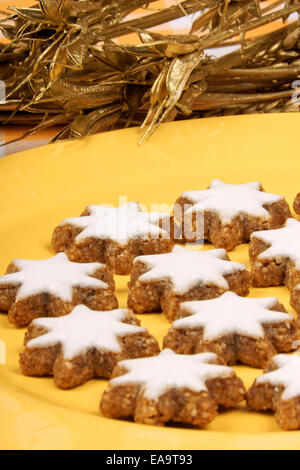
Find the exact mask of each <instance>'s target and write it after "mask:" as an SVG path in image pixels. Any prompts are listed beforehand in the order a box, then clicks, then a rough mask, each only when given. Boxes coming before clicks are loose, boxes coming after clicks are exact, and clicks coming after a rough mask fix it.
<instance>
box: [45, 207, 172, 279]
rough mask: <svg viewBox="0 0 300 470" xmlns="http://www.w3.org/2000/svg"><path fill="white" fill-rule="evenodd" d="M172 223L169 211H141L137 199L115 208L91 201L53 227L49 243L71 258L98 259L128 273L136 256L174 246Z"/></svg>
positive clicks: (113, 269)
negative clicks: (89, 204) (77, 212)
mask: <svg viewBox="0 0 300 470" xmlns="http://www.w3.org/2000/svg"><path fill="white" fill-rule="evenodd" d="M172 223H173V217H172V216H171V215H170V214H167V213H159V212H142V211H141V209H140V206H139V204H138V203H137V202H129V203H127V204H124V205H123V206H120V207H117V208H114V207H112V208H109V207H106V206H104V205H91V206H88V207H87V208H86V209H85V210H84V212H83V213H82V215H81V216H80V217H73V218H69V219H66V220H64V221H62V222H61V224H60V225H58V226H57V227H56V228H55V230H54V232H53V235H52V246H53V248H54V250H55V251H56V252H60V251H65V252H66V253H67V255H68V257H69V258H70V259H71V260H72V261H79V262H94V261H100V262H102V263H106V264H107V265H108V266H109V267H110V269H111V270H112V271H113V272H114V273H116V274H129V273H130V271H131V268H132V262H133V258H134V257H135V256H137V255H142V254H152V253H166V252H169V251H170V250H171V249H172V248H173V246H174V241H173V235H172V233H173V227H172Z"/></svg>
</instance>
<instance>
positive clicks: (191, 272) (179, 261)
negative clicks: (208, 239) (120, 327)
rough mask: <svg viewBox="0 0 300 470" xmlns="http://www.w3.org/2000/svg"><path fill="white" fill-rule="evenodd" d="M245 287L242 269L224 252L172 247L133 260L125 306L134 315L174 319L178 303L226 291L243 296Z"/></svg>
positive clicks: (246, 280) (246, 278) (246, 274)
mask: <svg viewBox="0 0 300 470" xmlns="http://www.w3.org/2000/svg"><path fill="white" fill-rule="evenodd" d="M249 284H250V274H249V272H248V271H247V269H246V266H244V265H243V264H240V263H235V262H232V261H230V260H229V258H228V256H227V253H226V251H225V250H223V249H218V250H207V251H192V250H189V249H186V248H183V247H180V246H175V247H174V248H173V250H172V252H171V253H166V254H161V255H149V256H139V257H137V258H136V259H135V260H134V264H133V269H132V273H131V280H130V282H129V284H128V285H129V288H130V290H129V295H128V307H129V308H131V309H132V310H133V311H134V312H137V313H145V312H153V311H157V310H160V309H162V311H163V312H164V313H165V315H166V317H167V318H168V319H169V320H174V319H176V318H179V316H180V309H179V303H180V302H183V301H185V300H203V299H210V298H214V297H218V296H219V295H221V294H223V293H224V292H226V291H228V290H232V291H234V292H236V293H237V294H239V295H247V294H248V292H249Z"/></svg>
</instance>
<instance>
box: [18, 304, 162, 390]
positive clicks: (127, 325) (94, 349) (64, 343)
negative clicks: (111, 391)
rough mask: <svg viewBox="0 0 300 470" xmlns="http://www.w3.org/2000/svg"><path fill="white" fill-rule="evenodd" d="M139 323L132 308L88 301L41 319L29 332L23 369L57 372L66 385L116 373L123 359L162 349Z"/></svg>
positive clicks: (61, 383)
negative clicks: (100, 306) (106, 307)
mask: <svg viewBox="0 0 300 470" xmlns="http://www.w3.org/2000/svg"><path fill="white" fill-rule="evenodd" d="M139 325H140V323H139V321H138V320H137V319H136V317H135V315H133V313H132V312H130V310H128V309H117V310H111V311H95V310H90V309H89V308H88V307H86V306H85V305H77V306H76V307H75V308H74V309H73V310H72V312H71V313H69V314H68V315H65V316H64V317H59V318H38V319H36V320H34V321H33V322H32V323H31V325H30V326H29V328H28V333H27V334H26V347H25V350H24V352H23V353H22V354H21V355H20V366H21V370H22V373H23V374H25V375H30V376H43V375H54V381H55V383H56V385H57V386H58V387H60V388H71V387H74V386H76V385H80V384H82V383H84V382H86V381H87V380H88V379H91V378H93V377H110V375H111V372H112V370H113V368H114V366H115V365H116V363H117V361H119V360H121V359H125V358H130V357H143V356H152V355H154V354H157V353H158V352H159V347H158V343H157V341H156V339H155V338H154V337H153V336H151V335H150V334H149V333H148V331H147V330H146V329H145V328H141V327H140V326H139Z"/></svg>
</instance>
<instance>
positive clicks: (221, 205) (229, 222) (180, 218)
mask: <svg viewBox="0 0 300 470" xmlns="http://www.w3.org/2000/svg"><path fill="white" fill-rule="evenodd" d="M174 215H175V219H176V221H177V223H179V224H180V225H181V234H182V238H183V240H184V241H189V242H193V241H195V240H199V239H202V238H204V239H206V240H209V241H210V242H212V243H213V244H214V245H215V246H216V247H217V248H225V249H226V250H232V249H233V248H234V247H235V246H236V245H238V244H240V243H243V242H247V241H249V238H250V235H251V233H252V232H254V231H256V230H264V229H273V228H278V227H281V226H282V225H283V224H284V222H285V221H286V219H287V218H288V217H290V215H291V214H290V210H289V207H288V204H287V202H286V201H285V199H284V197H283V196H280V195H277V194H270V193H266V192H264V190H263V188H262V186H261V184H260V183H258V182H252V183H246V184H226V183H223V182H222V181H220V180H213V181H212V182H211V183H210V186H209V188H208V189H206V190H203V191H186V192H184V193H182V194H181V195H180V197H179V198H178V199H177V201H176V203H175V206H174Z"/></svg>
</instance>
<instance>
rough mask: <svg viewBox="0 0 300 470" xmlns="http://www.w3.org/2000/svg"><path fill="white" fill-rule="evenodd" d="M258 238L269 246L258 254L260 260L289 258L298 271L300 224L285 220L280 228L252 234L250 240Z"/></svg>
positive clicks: (296, 221)
mask: <svg viewBox="0 0 300 470" xmlns="http://www.w3.org/2000/svg"><path fill="white" fill-rule="evenodd" d="M253 238H258V239H259V240H262V241H263V242H265V243H268V244H270V245H271V246H270V247H269V248H267V249H266V250H265V251H263V252H262V253H260V254H259V255H258V257H257V259H258V260H260V259H274V258H282V257H285V258H289V259H290V260H291V261H293V262H294V263H295V265H296V268H297V269H300V222H298V220H295V219H292V218H290V219H287V221H286V223H285V225H284V226H283V227H282V228H277V229H274V230H262V231H259V232H253V233H252V234H251V240H252V239H253Z"/></svg>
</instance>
